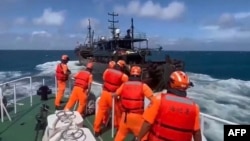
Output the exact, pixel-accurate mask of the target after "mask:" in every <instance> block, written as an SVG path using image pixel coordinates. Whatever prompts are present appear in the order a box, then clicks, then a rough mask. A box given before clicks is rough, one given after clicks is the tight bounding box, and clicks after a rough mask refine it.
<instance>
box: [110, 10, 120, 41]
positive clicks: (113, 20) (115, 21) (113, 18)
mask: <svg viewBox="0 0 250 141" xmlns="http://www.w3.org/2000/svg"><path fill="white" fill-rule="evenodd" d="M108 15H109V16H112V20H108V22H110V23H111V26H110V27H109V29H111V33H112V36H113V39H115V30H116V27H115V23H118V22H119V21H118V20H115V17H117V16H118V14H116V13H115V12H113V13H108Z"/></svg>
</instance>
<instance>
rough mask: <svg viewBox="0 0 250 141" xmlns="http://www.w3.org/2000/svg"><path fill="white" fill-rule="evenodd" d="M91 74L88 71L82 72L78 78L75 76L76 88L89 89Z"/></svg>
mask: <svg viewBox="0 0 250 141" xmlns="http://www.w3.org/2000/svg"><path fill="white" fill-rule="evenodd" d="M90 75H91V73H90V72H88V71H80V72H79V73H78V74H77V75H76V76H75V84H74V85H75V86H78V87H81V88H83V89H87V88H88V86H89V85H88V82H89V77H90Z"/></svg>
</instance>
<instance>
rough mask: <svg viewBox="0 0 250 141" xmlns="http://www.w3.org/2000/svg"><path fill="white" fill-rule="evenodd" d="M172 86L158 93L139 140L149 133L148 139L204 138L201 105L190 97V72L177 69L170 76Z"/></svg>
mask: <svg viewBox="0 0 250 141" xmlns="http://www.w3.org/2000/svg"><path fill="white" fill-rule="evenodd" d="M169 85H170V89H169V90H168V93H166V94H164V93H163V94H159V95H157V96H156V98H154V99H153V102H152V103H151V105H150V106H149V107H148V109H147V110H145V112H144V114H143V119H144V123H143V125H142V127H141V131H140V133H139V136H138V140H139V141H143V140H142V137H144V135H145V134H146V133H147V132H148V133H149V134H148V141H166V140H171V141H191V140H192V137H193V138H194V141H201V140H202V139H201V131H200V119H199V118H200V110H199V106H198V105H197V104H196V103H195V102H194V101H193V100H191V99H189V98H187V97H186V95H187V93H186V90H187V89H188V88H189V87H190V81H189V77H188V75H187V74H185V73H184V72H182V71H175V72H173V73H172V74H171V75H170V82H169Z"/></svg>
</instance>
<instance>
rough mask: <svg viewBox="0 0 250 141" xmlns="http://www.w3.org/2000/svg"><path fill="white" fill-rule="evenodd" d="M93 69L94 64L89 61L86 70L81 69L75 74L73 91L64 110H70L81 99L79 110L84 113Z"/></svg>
mask: <svg viewBox="0 0 250 141" xmlns="http://www.w3.org/2000/svg"><path fill="white" fill-rule="evenodd" d="M92 70H93V64H92V63H88V64H87V66H86V70H83V71H80V72H78V73H77V74H75V76H74V78H75V84H74V88H73V90H72V92H71V95H70V98H69V101H68V103H67V104H66V106H65V108H64V110H66V111H67V110H70V109H71V108H72V107H73V106H74V104H75V103H76V102H77V101H79V105H78V108H77V111H78V112H79V113H80V114H82V115H83V114H84V112H85V109H86V108H85V107H86V104H87V98H88V94H89V92H90V89H91V84H92V81H93V76H92Z"/></svg>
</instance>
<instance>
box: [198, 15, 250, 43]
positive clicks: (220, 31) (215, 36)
mask: <svg viewBox="0 0 250 141" xmlns="http://www.w3.org/2000/svg"><path fill="white" fill-rule="evenodd" d="M200 29H201V30H202V31H204V33H202V34H203V35H204V37H205V38H207V39H211V40H221V41H226V42H234V41H235V40H237V41H244V40H249V38H250V12H239V13H223V14H221V15H220V16H219V17H218V19H217V20H216V21H215V22H213V23H210V24H207V25H203V26H201V27H200Z"/></svg>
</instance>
